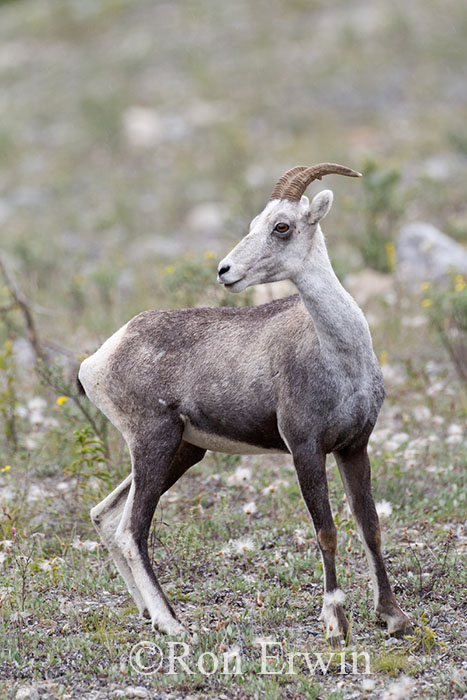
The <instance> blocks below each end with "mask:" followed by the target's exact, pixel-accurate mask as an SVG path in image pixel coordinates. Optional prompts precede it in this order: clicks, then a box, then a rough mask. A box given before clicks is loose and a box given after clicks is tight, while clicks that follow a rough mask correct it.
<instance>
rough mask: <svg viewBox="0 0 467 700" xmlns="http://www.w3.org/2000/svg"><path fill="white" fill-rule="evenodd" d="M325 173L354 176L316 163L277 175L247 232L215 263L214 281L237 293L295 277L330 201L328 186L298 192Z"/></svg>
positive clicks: (330, 193)
mask: <svg viewBox="0 0 467 700" xmlns="http://www.w3.org/2000/svg"><path fill="white" fill-rule="evenodd" d="M331 173H335V174H338V175H347V176H348V177H360V173H357V172H356V171H355V170H351V169H350V168H346V167H344V166H343V165H337V164H335V163H320V164H319V165H314V166H313V167H306V166H297V167H296V168H292V169H291V170H288V171H287V172H286V173H285V174H284V175H282V177H281V178H279V180H278V181H277V183H276V185H275V187H274V189H273V191H272V195H271V199H270V201H269V202H268V204H267V205H266V207H265V208H264V209H263V211H262V212H261V214H259V216H257V217H255V218H254V219H253V221H252V222H251V224H250V231H249V233H248V234H247V235H246V236H245V237H244V238H243V239H242V240H241V241H240V243H239V244H238V245H237V246H235V248H234V249H233V250H232V251H231V252H230V253H229V254H228V255H227V257H225V258H224V259H223V260H222V261H221V262H220V263H219V268H218V280H219V282H221V283H222V284H223V285H224V286H225V287H226V289H228V290H229V291H231V292H241V291H243V290H244V289H246V288H247V287H250V286H251V285H254V284H262V283H264V282H276V281H278V280H283V279H291V280H293V279H294V278H295V276H296V274H297V273H298V272H299V271H300V269H301V268H302V266H303V261H304V260H305V258H306V257H307V256H308V255H309V254H310V251H311V249H312V246H313V237H314V233H315V231H316V229H317V227H318V224H319V222H320V221H321V219H323V218H324V217H325V216H326V214H327V213H328V211H329V210H330V208H331V205H332V199H333V194H332V192H331V190H323V191H322V192H319V193H318V194H317V195H316V196H315V197H314V198H313V199H312V201H311V202H310V201H309V199H308V197H306V196H305V195H304V192H305V190H306V188H307V187H308V185H309V184H310V183H311V182H312V181H313V180H320V179H321V178H322V176H323V175H329V174H331Z"/></svg>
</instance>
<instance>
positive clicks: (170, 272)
mask: <svg viewBox="0 0 467 700" xmlns="http://www.w3.org/2000/svg"><path fill="white" fill-rule="evenodd" d="M165 271H166V273H167V274H168V275H173V273H174V272H175V267H174V265H167V267H166V268H165Z"/></svg>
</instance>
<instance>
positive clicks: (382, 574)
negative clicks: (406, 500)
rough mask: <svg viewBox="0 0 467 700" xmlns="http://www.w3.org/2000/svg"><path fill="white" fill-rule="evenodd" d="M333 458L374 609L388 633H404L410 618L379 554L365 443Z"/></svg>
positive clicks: (377, 521)
mask: <svg viewBox="0 0 467 700" xmlns="http://www.w3.org/2000/svg"><path fill="white" fill-rule="evenodd" d="M335 457H336V461H337V464H338V466H339V471H340V474H341V477H342V481H343V482H344V488H345V492H346V494H347V499H348V502H349V505H350V509H351V511H352V514H353V516H354V518H355V522H356V524H357V528H358V531H359V533H360V537H361V540H362V543H363V547H364V548H365V552H366V556H367V559H368V566H369V568H370V573H371V580H372V584H373V592H374V602H375V611H376V613H377V615H379V617H381V618H382V619H383V620H384V621H385V622H386V623H387V627H388V633H389V634H392V635H395V636H401V635H403V634H408V633H409V631H410V627H411V625H410V620H409V618H408V617H407V615H406V614H405V613H404V612H402V610H401V609H400V607H399V605H398V604H397V601H396V598H395V595H394V593H393V592H392V588H391V584H390V583H389V579H388V575H387V573H386V567H385V565H384V561H383V556H382V554H381V530H380V526H379V520H378V514H377V513H376V508H375V504H374V501H373V496H372V493H371V475H370V460H369V458H368V453H367V449H366V445H365V446H364V447H363V448H362V447H359V448H357V449H355V448H354V449H352V448H348V449H345V450H340V451H339V452H336V453H335Z"/></svg>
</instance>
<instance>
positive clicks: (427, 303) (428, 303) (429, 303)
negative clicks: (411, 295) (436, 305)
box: [422, 299, 433, 309]
mask: <svg viewBox="0 0 467 700" xmlns="http://www.w3.org/2000/svg"><path fill="white" fill-rule="evenodd" d="M432 305H433V302H432V301H431V299H423V301H422V306H423V307H424V308H425V309H428V308H429V307H430V306H432Z"/></svg>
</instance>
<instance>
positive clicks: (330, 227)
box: [0, 0, 467, 700]
mask: <svg viewBox="0 0 467 700" xmlns="http://www.w3.org/2000/svg"><path fill="white" fill-rule="evenodd" d="M466 22H467V12H466V10H465V7H464V6H463V5H462V3H457V2H454V0H448V1H447V2H446V0H444V1H443V2H442V3H441V2H440V1H438V0H432V1H431V2H430V3H428V4H427V3H426V2H422V1H421V0H420V1H418V0H417V1H416V2H413V3H411V4H410V7H408V6H407V3H403V2H398V1H397V2H394V3H390V4H388V3H384V2H382V1H378V2H372V3H369V2H360V3H358V4H352V5H350V4H348V3H345V2H334V3H324V2H321V1H320V0H315V1H314V2H306V3H305V2H301V1H300V0H294V1H293V2H283V1H282V0H274V2H272V3H271V2H268V3H265V2H257V3H248V2H246V1H245V2H243V1H240V2H236V3H215V2H213V1H212V0H190V2H184V3H176V2H174V3H150V2H144V1H143V0H138V2H133V1H132V2H130V1H129V0H113V1H109V0H107V1H105V0H99V2H96V0H93V2H87V1H84V0H80V1H79V2H73V1H71V0H64V1H63V2H61V3H60V4H54V3H52V2H48V1H45V0H35V2H31V1H27V0H17V1H16V2H9V3H0V71H1V77H2V90H1V92H0V115H1V116H0V159H1V160H0V165H1V167H0V226H1V251H0V252H1V253H2V257H3V258H4V259H5V261H6V263H7V265H8V268H9V269H10V271H11V273H12V274H13V275H14V277H15V278H16V281H17V283H18V284H19V286H20V287H21V290H22V291H23V293H24V294H25V295H26V297H27V299H29V300H30V301H31V305H32V308H33V315H34V319H35V321H36V325H37V331H38V334H39V340H40V342H41V345H42V347H44V348H45V353H46V359H47V363H51V362H52V363H54V369H53V371H50V370H48V369H44V367H42V368H41V367H40V366H39V367H36V363H35V361H34V358H33V357H32V356H31V352H30V348H29V346H28V343H27V342H26V341H25V337H26V335H27V333H26V331H25V327H24V319H23V317H22V316H21V314H20V313H19V312H18V311H16V310H13V311H11V312H7V313H3V312H2V313H1V315H0V341H1V348H2V349H1V352H0V413H1V415H2V423H1V426H2V428H1V430H2V432H1V434H0V470H1V471H0V528H1V530H0V540H1V541H2V544H0V640H1V641H0V691H1V692H3V693H4V694H5V696H6V697H14V695H15V693H16V690H17V689H18V688H19V687H21V686H24V685H28V684H32V685H34V686H35V687H36V688H37V689H38V690H39V692H40V694H41V697H44V698H56V697H64V698H65V697H70V698H71V697H72V698H81V697H84V698H89V699H91V698H93V699H94V700H99V698H102V699H103V698H107V697H124V696H127V697H144V696H145V692H146V694H147V695H148V696H151V697H155V698H161V699H162V698H164V700H165V698H196V699H198V698H199V699H201V698H216V699H217V698H223V697H228V698H262V697H267V698H276V697H277V698H279V697H284V698H318V697H319V698H333V699H336V700H337V699H338V698H351V697H354V698H360V697H361V698H365V697H375V696H376V697H384V694H385V693H386V694H389V693H392V695H387V697H393V698H395V697H409V696H410V697H412V698H418V697H429V698H460V697H463V695H464V693H465V692H466V688H465V675H464V676H463V675H462V671H463V670H465V658H466V657H465V633H466V622H465V617H464V616H463V614H465V610H463V606H465V598H466V586H465V559H464V560H463V559H462V557H463V556H465V529H464V523H465V515H466V505H465V484H464V481H465V477H464V473H465V465H466V462H467V459H466V458H467V448H466V445H465V430H466V416H467V399H466V396H465V390H464V388H463V387H462V385H461V384H460V382H459V379H458V376H457V375H456V372H455V368H454V367H453V365H452V363H451V361H450V359H449V357H448V356H447V354H446V353H445V351H444V349H443V347H442V346H441V345H440V344H439V340H438V337H437V335H436V334H435V333H434V332H433V331H432V330H431V327H430V324H429V323H428V316H427V312H428V311H429V309H428V308H427V307H426V305H425V306H423V305H422V304H423V302H422V299H421V298H419V297H418V296H417V295H414V296H408V295H407V292H406V291H405V290H404V289H402V288H400V287H399V286H398V284H397V283H395V282H394V280H393V279H392V277H388V278H387V279H386V281H387V282H389V287H388V286H386V287H385V290H384V291H381V293H379V294H378V293H375V294H370V295H369V297H368V299H367V301H365V302H364V308H365V312H366V313H367V315H368V317H369V319H370V323H371V328H372V333H373V337H374V344H375V349H376V351H377V353H378V355H379V356H380V358H381V361H382V363H383V369H384V372H385V376H386V382H387V389H388V399H387V401H386V403H385V406H384V408H383V411H382V414H381V417H380V420H379V422H378V425H377V428H376V430H375V433H374V439H373V441H372V455H371V456H372V464H373V474H374V492H375V498H376V500H377V501H378V502H383V501H387V502H388V503H389V504H390V506H388V505H387V504H386V505H383V506H382V513H383V514H384V513H386V515H382V524H383V530H384V546H385V552H386V561H387V565H388V569H389V571H390V573H391V578H392V580H393V582H394V586H395V589H396V592H397V595H398V598H399V600H400V601H401V604H402V605H403V607H404V609H405V610H406V611H407V612H408V613H409V614H410V616H411V617H412V619H413V620H414V622H415V632H414V634H413V635H412V637H410V638H406V639H404V640H388V639H387V638H386V636H385V634H384V629H383V628H381V627H379V626H378V625H377V623H376V621H375V618H374V615H373V613H372V596H371V592H370V589H369V580H368V574H367V567H366V562H365V560H364V558H363V553H362V549H361V546H360V543H359V540H358V537H357V536H356V534H355V533H354V525H353V522H352V520H351V518H350V516H349V514H348V511H347V506H346V503H345V501H344V499H343V491H342V487H341V484H340V480H339V478H338V475H337V470H336V468H335V465H334V464H333V463H332V460H330V462H329V483H330V490H331V496H332V505H333V511H334V513H335V520H336V524H337V526H338V532H339V559H338V574H339V579H340V582H341V585H342V587H343V588H344V589H345V591H346V593H347V601H346V606H347V611H348V613H349V614H350V616H351V620H352V633H353V640H352V643H351V646H350V647H349V649H348V651H347V654H348V657H347V660H348V662H349V664H350V665H348V666H346V667H345V670H346V671H347V673H340V671H341V670H342V668H341V659H340V658H338V656H337V655H335V656H334V657H333V658H332V659H331V665H330V667H329V671H328V673H327V674H325V675H323V674H322V673H319V672H317V673H315V674H312V673H311V672H310V671H309V669H307V667H306V666H305V665H303V664H302V665H301V666H300V664H297V667H296V670H297V674H296V675H290V674H288V675H287V674H283V675H275V676H268V675H265V674H261V673H260V671H261V647H260V645H259V644H260V642H261V640H265V639H270V640H273V641H277V642H280V643H281V644H282V648H283V652H282V653H283V655H284V658H286V656H287V654H288V653H289V652H290V651H295V652H305V651H308V652H309V653H310V654H311V653H313V652H315V653H319V652H322V653H323V658H325V662H327V660H329V659H330V658H331V657H330V655H331V654H332V650H330V649H328V647H327V646H326V643H325V642H324V640H323V636H322V630H321V626H320V623H319V621H318V616H319V611H320V606H321V598H320V594H321V588H322V583H321V579H322V571H321V566H320V562H319V558H318V556H317V549H316V545H315V543H314V539H313V529H312V526H311V521H310V519H309V516H308V514H307V513H306V510H305V506H304V504H303V501H302V499H301V496H300V493H299V489H298V486H297V483H296V479H295V475H294V472H293V468H292V466H291V461H290V459H286V458H279V457H271V456H266V455H265V456H261V457H244V458H241V459H240V458H232V457H227V456H225V455H213V454H211V455H208V456H207V457H206V458H205V460H203V462H202V463H201V464H200V465H198V466H196V467H195V468H193V469H192V470H191V471H190V472H189V473H188V474H186V475H185V476H184V477H183V478H182V480H181V481H180V482H179V483H178V484H176V485H175V486H174V488H173V489H172V490H171V491H170V492H169V493H168V494H167V495H166V496H165V497H164V499H163V501H162V503H161V505H160V506H159V508H158V510H157V513H156V517H155V521H154V527H153V531H152V535H151V538H152V539H151V546H152V552H153V556H154V560H155V566H156V568H157V570H158V572H159V576H160V579H161V582H162V584H163V586H164V588H165V590H166V592H167V594H168V595H169V597H170V599H171V601H172V602H173V604H174V606H175V607H176V609H177V611H178V612H179V614H180V616H181V619H182V620H183V621H184V622H185V623H186V624H188V625H189V626H190V628H191V631H192V633H193V634H194V637H193V639H192V640H191V645H192V656H191V657H189V661H188V663H189V667H190V668H191V669H192V670H194V671H195V672H194V673H193V674H188V673H186V672H184V673H180V674H179V675H177V676H176V677H174V676H172V675H169V674H167V673H164V672H160V673H157V674H155V675H153V676H145V675H142V674H139V673H136V672H135V670H134V669H133V668H132V666H131V664H130V657H131V649H132V648H133V646H134V645H135V644H136V643H138V642H140V641H141V640H147V641H153V642H156V643H157V644H159V645H160V646H161V647H162V648H163V650H164V651H165V652H167V653H168V652H169V647H168V646H167V644H168V642H167V640H164V639H162V638H161V637H160V636H159V635H157V634H155V633H153V632H152V631H151V629H150V626H149V625H148V624H147V623H145V622H143V621H141V620H139V618H138V617H137V615H136V610H135V608H134V606H133V605H132V604H131V602H130V599H129V596H128V594H127V593H126V591H125V588H124V585H123V582H122V580H121V579H120V577H119V576H118V575H117V574H116V572H115V570H114V568H113V566H112V564H111V563H110V560H109V557H108V554H107V552H106V551H105V550H104V549H103V548H102V547H100V545H98V543H97V542H96V533H95V532H94V531H93V529H92V527H91V524H90V521H89V517H88V510H89V507H90V506H91V505H93V504H94V503H95V502H97V501H98V500H99V499H100V498H101V497H103V496H104V495H105V494H106V493H107V492H108V491H109V490H110V489H111V487H112V486H113V485H116V484H117V483H118V481H119V480H120V479H122V478H123V477H124V476H125V475H126V474H127V472H128V459H127V455H126V451H125V447H124V445H123V443H122V441H121V439H120V437H119V436H118V435H117V434H116V433H115V432H114V431H113V429H112V428H108V427H107V426H106V424H105V421H103V420H102V419H101V418H100V417H99V416H98V415H97V414H95V413H94V412H93V410H92V408H91V407H90V406H89V404H88V403H86V402H85V401H84V400H82V399H81V403H80V404H79V403H77V402H76V400H75V399H76V398H77V397H76V391H75V389H74V385H73V381H74V375H75V370H76V366H77V363H78V360H79V357H80V356H82V355H83V354H84V353H86V352H91V351H93V350H94V348H95V347H97V345H98V344H99V343H100V342H101V341H102V340H104V339H105V338H106V337H107V336H108V335H109V333H110V332H111V331H113V330H115V329H116V328H117V327H119V326H120V325H121V324H122V323H123V322H125V321H126V320H128V318H129V317H130V316H131V315H133V314H134V313H137V312H138V311H140V310H143V309H145V308H151V307H162V308H169V307H172V306H179V307H181V306H192V305H196V304H206V303H207V304H221V305H224V304H227V303H229V304H232V303H241V304H244V303H251V302H252V301H254V300H255V296H254V293H253V292H248V293H247V294H245V295H242V296H240V297H232V296H229V297H228V296H226V295H225V293H224V292H222V291H221V290H219V289H217V286H216V283H215V267H216V263H217V261H218V259H219V258H220V257H222V255H223V254H224V253H225V252H227V251H228V249H229V248H230V246H231V244H232V243H233V242H234V240H236V239H238V238H239V237H240V236H241V235H243V233H244V232H245V230H246V227H247V223H248V221H249V219H250V218H251V217H252V216H253V215H255V214H256V213H257V212H258V211H259V210H260V209H261V208H262V206H263V205H264V201H265V197H267V196H268V195H269V191H270V188H271V186H272V184H273V182H274V179H275V177H276V176H277V175H279V174H281V172H282V171H283V170H285V169H286V168H287V167H290V166H292V165H295V164H296V163H299V162H310V163H312V162H318V161H321V160H337V161H338V162H339V161H340V162H344V163H346V164H348V165H349V166H352V167H356V168H363V169H366V171H367V172H369V173H370V172H371V171H372V168H376V172H377V173H382V174H383V175H384V174H386V175H388V173H391V172H393V173H396V177H395V179H394V180H393V181H391V180H390V179H389V180H386V181H385V182H386V184H384V183H383V185H381V184H380V185H378V184H376V186H375V187H376V189H373V190H372V189H371V187H370V188H368V187H365V185H363V184H361V183H360V182H359V183H355V182H350V181H339V180H338V178H334V179H333V180H332V182H331V181H329V186H331V187H332V188H333V189H334V190H335V193H336V201H335V205H334V209H333V211H332V213H331V214H330V216H329V217H328V219H327V220H326V222H325V224H326V225H325V226H324V229H325V233H326V234H327V239H328V243H329V247H330V251H331V254H332V257H333V260H334V262H335V266H336V269H337V271H338V272H339V274H340V275H341V276H342V277H345V276H346V275H348V273H349V272H353V273H354V274H356V275H357V278H356V279H357V288H358V287H359V279H360V278H359V277H358V275H359V270H360V269H361V268H362V266H363V265H364V263H365V261H366V260H367V258H368V254H369V253H368V249H367V245H368V240H372V239H371V235H370V238H369V234H371V232H372V231H376V234H375V235H377V236H380V238H379V239H378V243H379V245H380V251H379V252H380V253H381V250H382V251H383V254H382V255H383V259H385V260H386V255H387V250H388V249H386V248H385V246H384V243H385V242H386V243H387V242H389V243H391V242H392V240H394V237H395V234H396V231H397V227H398V226H399V225H400V224H401V223H403V222H405V221H407V220H410V219H413V218H417V217H419V218H424V219H426V220H430V221H432V222H433V223H435V224H438V225H440V226H441V227H442V228H443V230H445V231H446V232H447V233H449V234H451V235H453V236H455V237H456V238H457V239H458V240H460V241H461V242H465V241H466V240H467V217H466V211H465V201H464V198H465V193H464V192H463V180H462V173H463V171H464V170H465V156H466V153H467V133H466V131H465V124H466V119H465V118H466V116H467V114H466V93H465V76H464V68H463V67H464V66H465V27H466ZM391 182H393V184H390V183H391ZM388 183H389V184H388ZM310 189H311V190H312V188H310ZM312 191H313V190H312ZM381 246H382V247H381ZM389 250H390V249H389ZM386 262H387V266H388V269H389V270H390V269H391V260H390V259H387V260H386ZM9 301H10V295H9V291H8V289H7V288H5V287H4V286H3V281H2V283H1V285H0V308H2V307H4V306H8V304H9ZM36 370H37V371H36ZM65 399H66V400H65ZM78 401H79V399H78ZM87 426H91V428H90V429H89V428H87ZM75 431H77V432H75ZM96 434H97V435H98V438H99V439H98V440H97V441H96V440H95V435H96ZM239 470H240V471H239ZM251 503H253V504H254V505H253V506H252V505H251ZM249 504H250V505H249ZM245 510H246V511H250V512H245ZM389 510H392V513H391V514H389ZM253 511H254V512H253ZM237 648H238V652H239V654H240V655H241V659H242V670H243V673H242V674H241V675H233V676H223V675H222V674H220V673H213V674H212V675H210V676H208V675H205V674H202V673H200V672H199V671H198V670H197V668H196V659H197V658H198V657H199V655H200V653H201V652H204V651H211V652H213V653H215V654H218V655H219V658H222V654H223V653H229V652H232V653H233V652H234V651H235V650H236V649H237ZM352 650H357V651H358V652H363V651H366V652H367V653H368V654H369V657H370V666H371V671H372V673H371V674H370V675H368V676H365V675H363V674H362V673H361V671H362V670H363V665H362V664H361V665H360V666H359V667H358V668H357V670H358V671H359V673H351V671H352V664H351V658H352V657H351V653H352ZM270 653H271V654H274V655H275V654H277V653H278V647H274V648H271V652H270ZM208 664H209V662H208V660H207V662H206V666H208ZM271 665H272V667H273V668H277V666H279V665H280V663H279V662H277V666H276V664H274V663H273V664H271ZM166 670H167V665H165V666H163V667H162V671H166ZM394 684H396V686H394ZM397 684H398V685H397ZM391 686H392V689H391ZM135 688H137V689H136V690H135ZM145 689H146V691H145ZM138 693H139V695H138Z"/></svg>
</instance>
